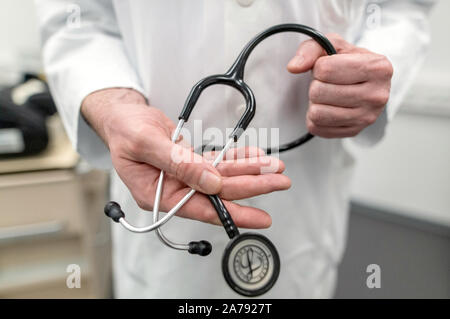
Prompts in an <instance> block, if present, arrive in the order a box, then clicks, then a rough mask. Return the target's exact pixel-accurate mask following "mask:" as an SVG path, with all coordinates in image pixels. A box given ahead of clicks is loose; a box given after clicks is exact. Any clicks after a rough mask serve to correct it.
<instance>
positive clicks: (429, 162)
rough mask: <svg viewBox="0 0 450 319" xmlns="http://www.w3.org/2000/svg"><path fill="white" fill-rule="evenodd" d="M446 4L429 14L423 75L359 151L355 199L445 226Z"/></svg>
mask: <svg viewBox="0 0 450 319" xmlns="http://www.w3.org/2000/svg"><path fill="white" fill-rule="evenodd" d="M449 13H450V1H447V0H441V1H440V2H439V3H438V4H437V6H436V7H435V8H434V10H433V12H432V15H431V19H432V20H431V26H432V38H433V42H432V45H431V49H430V53H429V56H428V58H427V60H426V62H425V63H424V66H423V68H422V72H420V73H419V77H418V78H417V80H416V83H415V85H414V86H413V88H412V89H411V90H410V93H409V95H408V97H407V99H406V101H405V102H404V105H403V107H402V109H401V111H400V112H399V114H398V115H397V117H396V118H395V119H394V121H393V123H392V124H391V125H390V127H389V130H388V134H387V136H386V138H385V139H384V140H383V141H382V142H381V143H380V144H379V145H377V146H376V147H375V148H373V149H370V150H359V151H358V158H359V162H358V166H357V170H356V176H355V180H354V187H353V195H354V198H355V199H357V200H361V201H363V202H366V203H369V204H374V205H379V206H385V207H387V208H389V209H394V210H400V211H404V212H405V213H407V214H410V215H413V216H416V217H419V218H424V219H427V220H431V221H435V222H439V223H444V224H446V225H450V59H449V57H450V41H449V35H448V32H449V30H450V21H449Z"/></svg>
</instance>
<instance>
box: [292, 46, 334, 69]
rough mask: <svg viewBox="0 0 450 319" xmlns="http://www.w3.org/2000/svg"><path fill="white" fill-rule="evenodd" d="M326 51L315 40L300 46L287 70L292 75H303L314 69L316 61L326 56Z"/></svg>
mask: <svg viewBox="0 0 450 319" xmlns="http://www.w3.org/2000/svg"><path fill="white" fill-rule="evenodd" d="M325 54H326V53H325V50H324V49H323V48H322V47H321V46H320V44H318V43H317V42H316V41H314V40H307V41H304V42H302V44H300V46H299V48H298V50H297V53H296V54H295V56H294V57H293V58H292V59H291V60H290V61H289V63H288V65H287V69H288V71H289V72H291V73H303V72H306V71H309V70H311V69H312V68H313V66H314V63H315V62H316V60H317V59H318V58H319V57H321V56H323V55H325Z"/></svg>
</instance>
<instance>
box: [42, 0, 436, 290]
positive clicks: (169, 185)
mask: <svg viewBox="0 0 450 319" xmlns="http://www.w3.org/2000/svg"><path fill="white" fill-rule="evenodd" d="M74 4H75V5H74ZM430 7H431V1H425V0H422V1H419V0H417V1H413V0H409V1H407V0H396V1H351V0H317V1H309V0H295V1H294V0H287V1H269V0H226V1H206V0H196V1H180V0H168V1H157V0H147V1H144V0H134V1H127V0H122V1H109V0H101V1H100V0H99V1H88V0H86V1H81V0H80V1H61V0H39V1H37V8H38V15H39V20H40V24H41V29H42V40H43V60H44V65H45V69H46V73H47V76H48V80H49V84H50V88H51V91H52V94H53V96H54V98H55V100H56V103H57V105H58V108H59V112H60V115H61V117H62V119H63V121H64V124H65V127H66V129H67V132H68V134H69V137H70V139H71V140H72V142H73V144H74V145H75V146H76V148H77V150H78V151H79V152H80V154H81V155H82V156H83V157H84V158H85V159H87V160H88V161H90V162H91V163H92V164H93V165H95V166H98V167H102V168H108V167H112V168H114V170H112V173H111V199H112V200H115V201H117V202H119V203H120V204H121V205H122V207H123V209H124V211H125V212H127V213H128V214H127V217H128V218H130V219H131V221H132V222H133V223H135V224H138V225H144V224H148V223H149V222H151V214H150V213H148V212H146V211H148V210H151V209H152V205H153V196H154V192H155V187H156V177H157V176H158V173H159V170H160V169H164V170H165V171H167V172H168V173H170V174H171V177H170V178H168V179H166V183H165V191H164V196H163V199H162V203H161V209H162V210H163V211H164V210H166V211H167V209H170V208H171V207H172V206H173V205H174V203H176V202H177V201H178V200H179V199H180V197H181V196H182V195H184V193H185V189H186V187H187V186H190V187H194V188H195V189H197V190H199V191H200V192H202V193H209V194H215V193H219V194H220V196H221V197H222V198H224V200H225V203H226V205H227V207H228V208H229V210H230V213H231V214H232V215H233V217H234V219H235V221H236V223H237V224H238V226H240V227H247V228H267V229H265V230H262V231H261V232H262V233H264V234H265V235H267V236H268V237H269V238H271V240H272V241H273V242H274V244H275V245H276V246H277V247H278V249H279V253H280V257H281V264H282V268H281V273H280V277H279V279H278V282H277V284H276V285H275V286H274V288H273V289H272V290H271V291H270V292H269V293H267V294H266V295H265V297H275V298H278V297H288V298H289V297H291V298H327V297H332V296H333V291H334V288H335V284H336V272H337V267H338V265H339V262H340V260H341V257H342V254H343V251H344V247H345V237H346V236H345V235H346V226H347V217H348V216H347V215H348V201H349V187H350V180H351V175H352V170H353V166H354V160H353V157H352V155H351V153H350V152H349V151H348V148H347V144H348V143H353V144H355V145H369V146H370V145H373V144H375V143H376V142H378V141H379V140H380V139H381V138H382V137H383V134H384V130H385V127H386V125H387V123H388V122H389V121H390V120H391V119H392V117H393V116H394V114H395V112H396V110H397V109H398V107H399V105H400V102H401V100H402V98H403V96H404V94H405V91H406V89H407V88H408V86H409V84H410V83H411V81H412V79H413V78H414V75H415V74H416V73H417V70H418V67H419V65H420V62H421V61H422V60H423V58H424V54H425V50H426V47H427V44H428V42H429V36H428V25H427V14H428V11H429V9H430ZM287 22H293V23H301V24H305V25H308V26H311V27H313V28H315V29H318V30H319V31H321V32H323V33H325V34H327V35H328V36H329V38H330V40H331V42H332V43H333V45H334V46H335V47H336V48H337V51H338V53H339V54H338V55H335V56H331V57H328V56H324V52H323V51H322V50H321V48H320V47H319V46H318V45H317V44H316V43H314V42H312V41H304V40H306V39H307V38H305V37H302V36H299V35H296V34H287V35H286V34H283V35H277V36H274V37H271V38H270V39H268V40H266V41H265V42H264V44H261V45H260V46H259V47H258V48H257V49H256V50H255V52H254V53H253V55H252V57H251V58H250V59H249V61H248V63H247V68H246V82H247V83H249V85H250V86H251V87H252V88H253V90H254V92H255V96H256V99H257V109H256V116H255V119H254V120H253V122H252V124H251V125H252V126H254V127H255V128H260V127H265V128H279V129H280V130H279V135H280V142H286V141H290V140H292V139H294V138H296V137H298V136H299V135H301V134H303V133H304V132H306V130H308V131H309V132H311V133H312V134H315V135H317V136H319V137H320V138H315V139H313V140H312V141H311V142H309V143H307V144H306V145H305V146H303V147H300V148H297V149H295V150H292V151H289V152H287V153H285V154H282V155H280V159H281V160H282V161H281V160H278V159H277V158H271V159H270V161H273V163H275V164H276V165H277V166H278V170H277V171H276V172H273V173H271V174H264V175H261V174H259V168H260V166H261V165H262V164H260V163H259V162H257V163H256V164H252V165H253V166H252V165H250V164H245V163H243V164H242V163H241V164H236V163H235V162H233V160H230V159H229V160H228V161H227V162H226V163H224V164H221V165H220V166H219V167H218V168H217V169H215V168H213V167H212V166H211V165H210V163H209V162H208V161H207V160H206V159H201V161H200V162H196V163H187V164H186V163H185V164H181V165H177V164H176V163H174V162H173V161H172V160H171V157H170V154H171V151H172V149H173V148H174V147H179V146H176V144H173V143H171V142H170V135H171V131H172V130H173V128H174V122H175V121H176V120H177V115H178V113H179V111H180V110H181V107H182V105H183V102H184V100H185V98H186V96H187V94H188V92H189V90H190V88H191V87H192V85H193V84H194V83H196V82H197V81H198V80H200V79H201V78H204V77H205V76H207V75H210V74H215V73H223V72H224V71H225V70H226V69H227V68H228V67H229V66H230V65H231V63H232V62H233V61H234V59H235V58H236V56H237V54H238V53H239V52H240V50H241V49H242V47H243V46H244V45H245V44H246V43H247V41H248V40H250V39H251V38H252V37H253V36H254V35H256V34H257V33H259V32H261V31H262V30H264V29H266V28H268V27H270V26H272V25H275V24H280V23H287ZM286 65H287V70H288V71H289V72H286ZM394 69H395V72H394V73H393V70H394ZM309 71H312V72H309ZM393 74H394V75H393ZM392 75H393V78H392V82H391V77H392ZM201 100H202V101H201V104H202V106H200V107H198V108H197V109H196V111H195V112H194V114H193V115H192V118H193V119H195V118H202V119H203V122H202V126H203V128H208V127H218V128H221V129H225V128H227V127H233V126H234V123H235V122H236V119H238V117H239V115H240V114H241V112H242V110H243V109H242V106H241V104H242V101H241V100H240V99H239V98H238V95H237V94H234V92H230V91H227V90H225V91H224V90H217V89H211V91H210V92H209V93H208V94H205V95H204V96H202V98H201ZM305 118H306V120H305ZM248 153H251V152H246V154H248ZM260 155H261V154H260ZM244 156H245V154H244ZM261 156H263V155H261ZM283 170H284V172H283ZM289 187H290V190H289V191H282V192H275V191H279V190H285V189H287V188H289ZM271 192H273V193H271ZM265 193H271V194H269V195H265V196H258V195H262V194H265ZM233 200H241V201H240V202H239V204H238V203H233V202H232V201H233ZM99 213H100V212H99ZM268 213H270V215H269V214H268ZM179 216H182V217H187V218H174V219H173V220H172V221H171V222H170V223H168V224H167V225H166V226H164V231H165V234H166V235H167V236H168V237H169V238H171V239H172V238H173V239H174V240H177V241H181V242H188V241H190V240H197V239H200V238H205V239H208V240H210V241H211V242H212V244H213V252H212V253H211V255H210V256H208V257H205V258H201V257H197V256H193V255H190V254H187V253H183V252H178V251H175V250H171V249H168V248H166V247H164V246H163V245H162V244H161V243H160V242H159V241H158V240H157V238H156V236H155V235H154V234H152V233H149V234H134V233H130V232H128V231H126V230H124V229H123V228H122V227H121V226H120V225H117V224H115V225H113V226H112V233H113V247H114V250H113V263H114V287H115V296H116V297H119V298H129V297H138V298H139V297H150V298H221V297H222V298H227V297H238V295H237V294H235V293H234V292H233V291H232V290H231V289H229V288H228V287H227V285H226V283H225V281H224V279H223V278H222V273H221V271H220V257H221V254H222V251H223V248H224V246H225V245H226V243H227V241H228V238H227V236H226V235H225V233H224V232H223V229H221V228H218V227H217V226H214V225H213V224H218V219H217V217H216V213H215V211H214V210H213V208H212V206H211V204H210V203H209V201H208V200H207V199H206V197H205V196H204V195H202V194H196V195H195V197H194V198H192V199H191V200H190V201H189V202H188V204H186V205H185V206H184V207H183V209H181V210H180V212H179ZM105 218H106V217H105ZM190 219H195V220H198V221H202V222H206V223H201V222H196V221H193V220H190ZM269 226H271V227H270V228H268V227H269ZM361 271H362V270H361Z"/></svg>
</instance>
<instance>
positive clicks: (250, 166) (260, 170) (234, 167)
mask: <svg viewBox="0 0 450 319" xmlns="http://www.w3.org/2000/svg"><path fill="white" fill-rule="evenodd" d="M216 168H217V170H218V171H219V173H220V175H222V176H228V177H231V176H240V175H260V174H264V173H268V172H270V173H282V172H283V171H284V169H285V165H284V163H283V161H281V160H280V159H278V158H276V157H272V156H262V157H250V158H242V159H237V160H226V161H222V162H221V163H219V165H218V166H217V167H216ZM269 168H270V171H269Z"/></svg>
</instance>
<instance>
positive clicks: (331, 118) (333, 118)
mask: <svg viewBox="0 0 450 319" xmlns="http://www.w3.org/2000/svg"><path fill="white" fill-rule="evenodd" d="M365 113H367V112H365V109H364V108H346V107H338V106H331V105H325V104H311V105H310V106H309V108H308V112H307V114H306V117H307V119H309V120H310V121H311V122H313V123H314V124H315V125H317V126H328V127H338V126H357V125H364V124H366V125H368V124H370V123H365V122H366V121H367V122H370V121H371V118H369V117H368V116H367V118H366V116H365V115H366V114H365Z"/></svg>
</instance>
